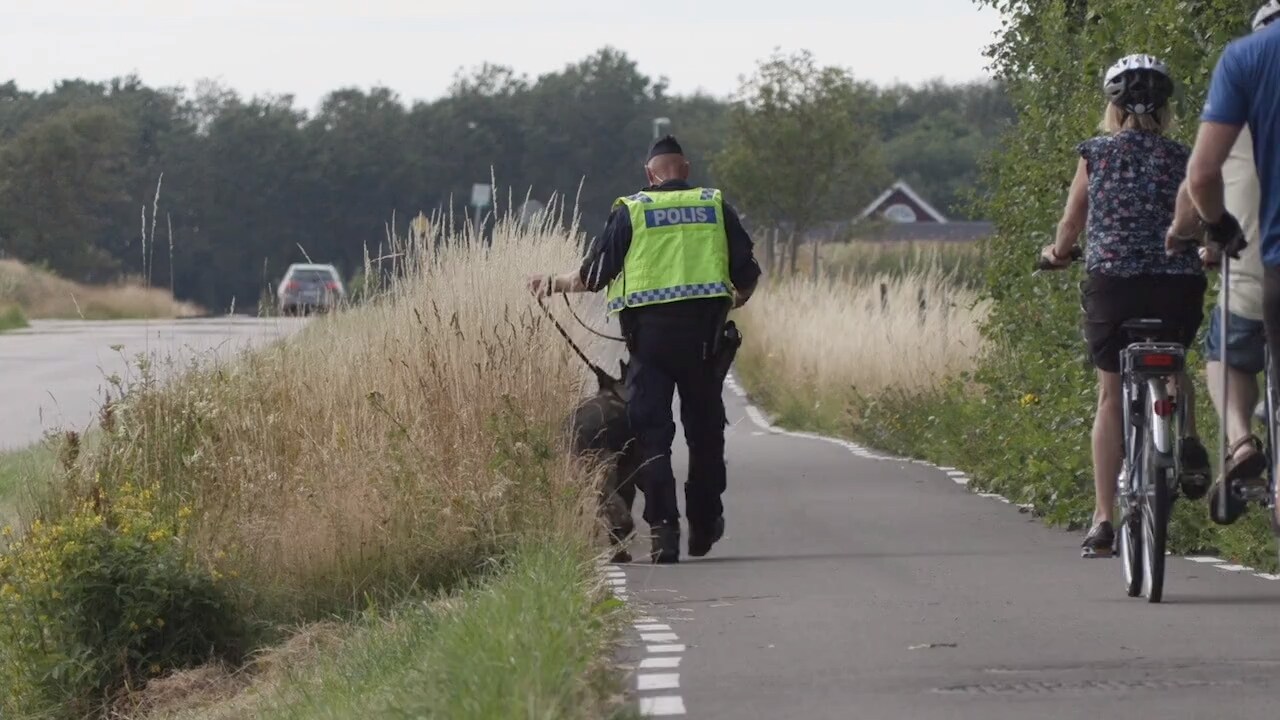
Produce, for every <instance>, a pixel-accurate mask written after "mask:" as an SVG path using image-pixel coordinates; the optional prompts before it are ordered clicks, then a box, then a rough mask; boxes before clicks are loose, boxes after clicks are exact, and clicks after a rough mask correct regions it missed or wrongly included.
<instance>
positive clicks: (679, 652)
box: [604, 565, 685, 717]
mask: <svg viewBox="0 0 1280 720" xmlns="http://www.w3.org/2000/svg"><path fill="white" fill-rule="evenodd" d="M604 573H605V579H606V582H607V584H608V586H609V588H610V589H611V590H612V591H613V594H614V596H615V597H617V598H618V599H620V600H622V601H624V602H625V601H626V600H627V598H628V594H627V592H626V585H627V573H626V572H625V571H623V570H622V569H621V568H619V567H618V566H616V565H605V566H604ZM632 624H633V626H634V628H635V631H636V632H637V633H639V635H640V639H641V640H643V641H644V642H645V651H646V653H647V654H648V655H649V656H648V657H645V658H643V659H641V660H640V667H639V670H640V672H638V673H637V674H636V690H637V691H638V692H640V693H641V695H640V698H639V705H640V714H641V715H643V716H645V717H670V716H674V715H684V714H685V708H684V698H683V697H682V696H680V695H674V694H671V691H673V690H678V689H679V688H680V674H679V673H675V672H650V671H653V670H666V671H670V670H675V669H676V668H679V667H680V661H681V660H683V659H684V658H683V653H684V651H685V646H684V645H683V644H681V643H679V642H678V641H679V640H680V636H678V635H677V634H676V633H674V632H671V626H670V625H668V624H667V623H664V622H661V620H660V619H659V618H655V617H649V616H645V617H640V618H636V619H635V620H634V621H633V623H632ZM653 691H664V692H665V693H666V694H662V695H648V694H645V693H651V692H653Z"/></svg>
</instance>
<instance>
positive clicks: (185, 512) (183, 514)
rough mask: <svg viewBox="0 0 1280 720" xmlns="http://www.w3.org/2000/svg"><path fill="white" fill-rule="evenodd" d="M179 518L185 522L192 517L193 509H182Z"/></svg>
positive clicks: (179, 511)
mask: <svg viewBox="0 0 1280 720" xmlns="http://www.w3.org/2000/svg"><path fill="white" fill-rule="evenodd" d="M178 517H179V518H181V519H183V520H186V519H187V518H189V517H191V508H189V507H185V506H184V507H183V508H182V509H180V510H178Z"/></svg>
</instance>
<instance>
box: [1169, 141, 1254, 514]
mask: <svg viewBox="0 0 1280 720" xmlns="http://www.w3.org/2000/svg"><path fill="white" fill-rule="evenodd" d="M1223 176H1224V177H1223V179H1224V190H1225V192H1224V198H1225V201H1226V208H1227V212H1229V213H1231V214H1232V215H1233V216H1234V217H1236V218H1237V219H1238V220H1239V222H1240V224H1241V226H1242V228H1243V230H1244V235H1245V238H1246V240H1247V242H1248V243H1249V245H1248V247H1246V248H1244V250H1242V251H1241V253H1240V257H1239V258H1238V259H1233V260H1232V261H1231V265H1230V268H1229V269H1228V274H1229V276H1230V278H1229V279H1230V301H1231V305H1230V310H1229V311H1228V312H1227V313H1226V324H1227V326H1226V330H1227V345H1226V348H1227V350H1226V354H1227V358H1226V362H1225V364H1224V362H1223V358H1222V354H1223V351H1222V347H1221V343H1222V323H1223V309H1222V304H1221V302H1219V303H1218V304H1216V305H1215V306H1214V307H1213V309H1212V310H1211V311H1210V314H1209V329H1208V332H1207V333H1206V334H1205V357H1206V358H1207V359H1208V363H1207V365H1206V368H1205V370H1206V375H1207V376H1208V382H1209V397H1210V398H1211V399H1212V400H1213V405H1214V408H1215V409H1216V410H1217V411H1218V412H1219V413H1222V410H1223V404H1224V402H1225V404H1226V408H1227V411H1226V420H1227V422H1226V428H1225V431H1226V434H1227V442H1228V448H1227V457H1226V460H1225V465H1224V471H1223V473H1222V474H1221V476H1220V477H1219V479H1218V480H1217V481H1216V482H1215V483H1214V485H1213V487H1212V488H1211V489H1210V494H1209V502H1210V505H1211V506H1212V507H1213V511H1212V512H1210V517H1212V518H1214V519H1215V520H1217V519H1218V518H1220V517H1221V518H1223V521H1225V523H1226V524H1230V523H1233V522H1235V521H1236V520H1237V519H1238V518H1239V517H1240V514H1241V513H1242V512H1244V509H1245V506H1244V504H1243V503H1239V504H1237V503H1231V504H1230V507H1228V508H1227V512H1225V513H1220V512H1218V510H1217V507H1216V506H1217V503H1218V498H1219V497H1220V495H1219V492H1218V488H1219V483H1222V482H1227V483H1231V484H1232V485H1234V484H1236V483H1237V482H1258V481H1261V480H1263V477H1262V474H1263V471H1264V470H1266V467H1267V460H1266V456H1265V455H1264V452H1265V450H1264V448H1263V445H1262V441H1261V440H1259V439H1258V437H1257V436H1256V435H1254V434H1253V432H1252V427H1253V418H1252V417H1251V415H1252V414H1253V409H1254V407H1255V406H1256V405H1257V404H1258V399H1259V396H1260V393H1259V391H1258V373H1260V372H1262V370H1263V369H1264V366H1265V359H1266V334H1265V333H1264V332H1263V323H1262V257H1261V255H1260V253H1259V247H1258V245H1259V243H1258V204H1259V201H1260V198H1259V195H1260V191H1259V189H1258V174H1257V171H1256V170H1255V168H1254V162H1253V142H1252V137H1251V135H1250V133H1249V131H1248V129H1247V128H1246V129H1245V130H1243V131H1242V132H1241V133H1240V137H1239V138H1237V139H1236V142H1235V145H1234V146H1233V147H1232V148H1231V154H1230V156H1229V157H1228V159H1227V162H1226V164H1225V165H1224V166H1223ZM1195 228H1196V214H1195V206H1194V205H1193V204H1192V203H1191V198H1190V194H1189V192H1188V183H1187V182H1186V181H1184V182H1183V183H1182V188H1181V190H1179V193H1178V205H1177V210H1176V211H1175V213H1174V221H1173V225H1171V226H1170V228H1169V233H1170V234H1171V236H1172V238H1171V239H1172V240H1173V241H1174V242H1177V241H1184V242H1185V241H1186V240H1188V239H1190V238H1191V237H1193V235H1192V234H1191V233H1194V231H1195ZM1179 233H1188V234H1187V235H1182V236H1180V235H1179ZM1200 257H1201V259H1202V260H1203V261H1204V263H1205V265H1206V266H1208V267H1216V266H1218V265H1219V264H1220V263H1221V253H1220V252H1219V250H1218V248H1215V247H1212V246H1208V247H1203V248H1201V249H1200ZM1224 372H1225V373H1226V375H1227V380H1228V382H1227V397H1226V398H1223V397H1222V376H1223V373H1224ZM1231 497H1235V495H1234V493H1232V494H1231Z"/></svg>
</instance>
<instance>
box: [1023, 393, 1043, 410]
mask: <svg viewBox="0 0 1280 720" xmlns="http://www.w3.org/2000/svg"><path fill="white" fill-rule="evenodd" d="M1039 402H1040V396H1038V395H1036V394H1035V393H1027V394H1026V395H1023V396H1022V400H1021V403H1022V407H1027V406H1029V405H1035V404H1037V403H1039Z"/></svg>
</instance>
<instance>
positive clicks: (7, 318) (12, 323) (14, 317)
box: [0, 305, 29, 332]
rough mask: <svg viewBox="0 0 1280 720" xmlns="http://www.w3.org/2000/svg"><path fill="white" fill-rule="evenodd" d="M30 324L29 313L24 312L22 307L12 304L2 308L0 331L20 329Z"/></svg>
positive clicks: (0, 311)
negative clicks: (28, 320)
mask: <svg viewBox="0 0 1280 720" xmlns="http://www.w3.org/2000/svg"><path fill="white" fill-rule="evenodd" d="M28 326H29V323H28V322H27V315H26V313H24V312H22V308H20V307H16V306H12V305H11V306H9V307H3V308H0V332H4V331H6V330H18V329H21V328H24V327H28Z"/></svg>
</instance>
